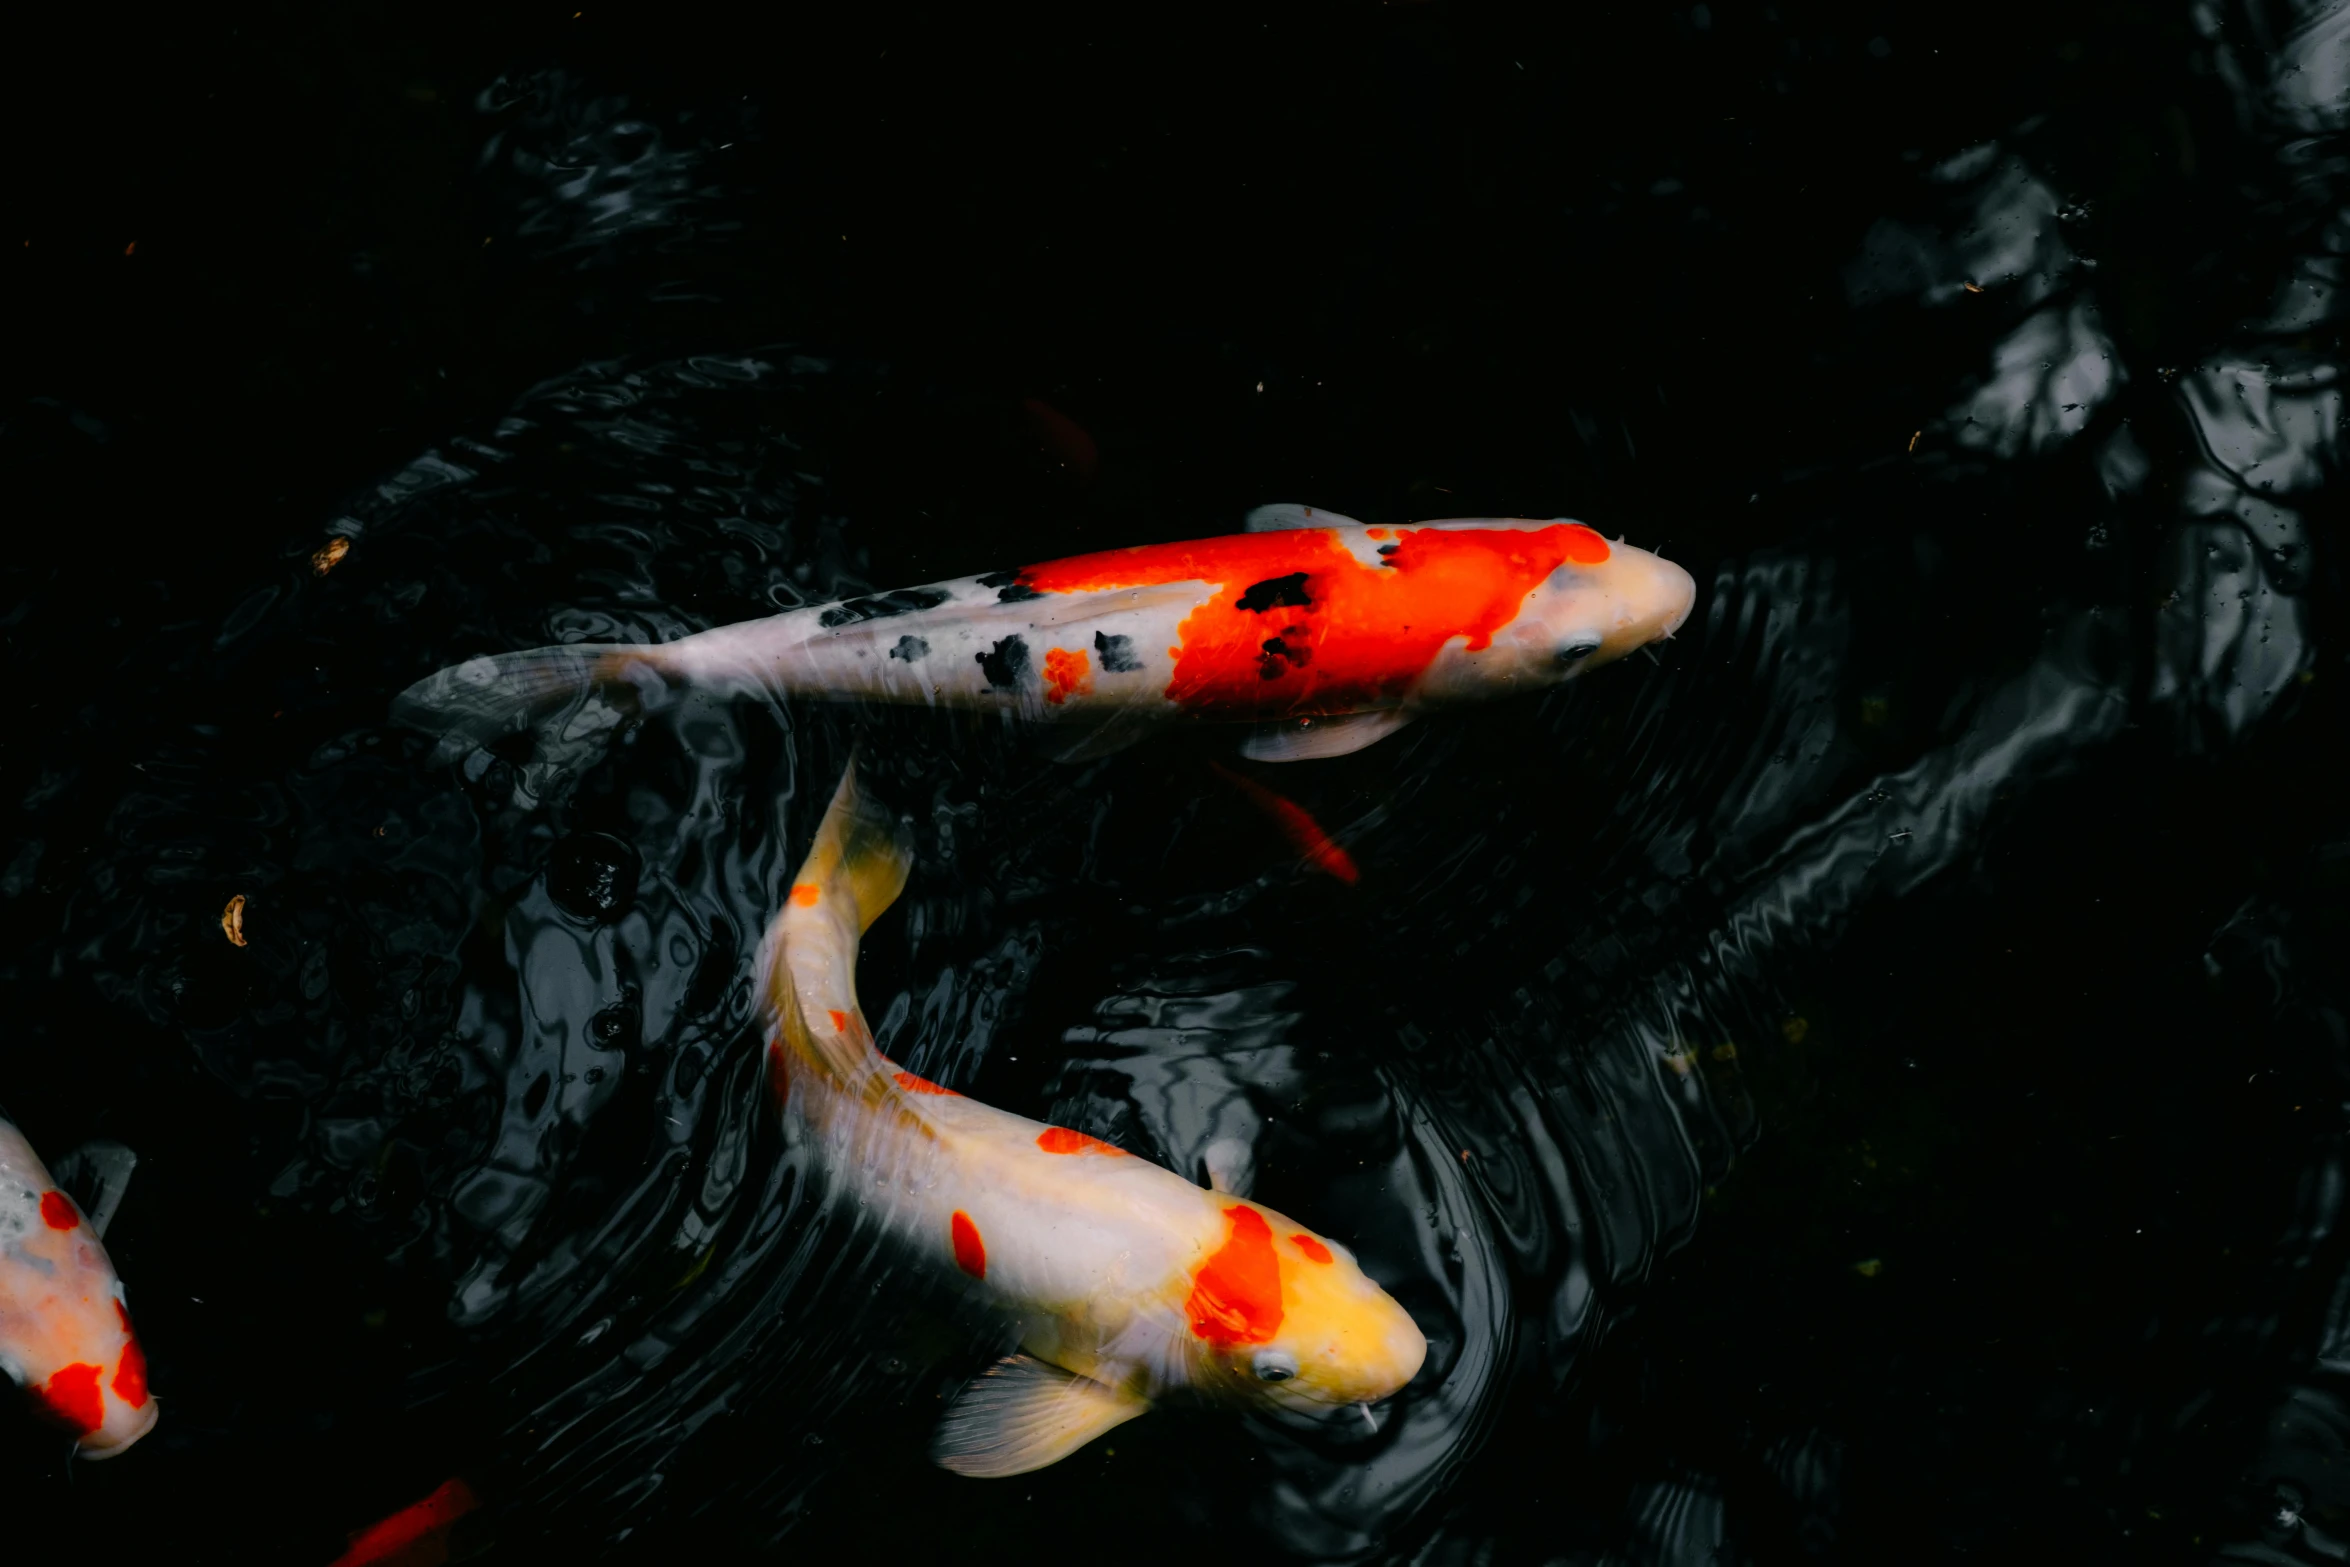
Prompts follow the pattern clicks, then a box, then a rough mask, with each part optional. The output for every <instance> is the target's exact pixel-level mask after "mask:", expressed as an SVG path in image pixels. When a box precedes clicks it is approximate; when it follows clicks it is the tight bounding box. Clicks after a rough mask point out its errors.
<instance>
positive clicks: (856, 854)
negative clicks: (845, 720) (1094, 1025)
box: [762, 767, 1428, 1476]
mask: <svg viewBox="0 0 2350 1567" xmlns="http://www.w3.org/2000/svg"><path fill="white" fill-rule="evenodd" d="M908 864H909V861H908V855H907V852H906V849H905V847H904V845H903V840H902V838H901V835H900V834H899V832H898V830H897V828H896V827H895V825H894V824H893V823H892V822H890V821H889V820H888V819H887V818H886V817H885V816H884V815H882V813H881V812H880V811H879V810H878V809H876V808H875V807H874V806H872V805H871V804H869V803H867V802H866V801H864V800H863V799H861V798H860V796H859V794H858V790H857V785H856V773H855V769H854V768H853V767H852V768H851V769H850V771H849V773H848V775H847V776H845V777H844V778H843V779H842V780H841V785H840V789H839V792H838V793H837V794H835V795H834V797H833V801H832V805H831V808H830V809H829V810H828V811H826V813H825V816H824V821H823V824H822V826H821V827H819V828H818V830H817V833H816V841H815V844H814V845H813V847H811V848H810V850H809V851H808V859H807V863H806V864H805V865H803V866H802V867H801V869H800V874H799V879H798V880H797V881H796V882H795V883H794V884H793V886H792V889H791V893H790V896H789V898H788V899H787V900H786V902H785V905H784V909H783V912H782V913H781V914H780V915H778V916H777V918H776V921H775V925H774V927H773V929H772V930H770V932H769V933H768V937H767V942H766V945H765V949H764V951H763V953H762V963H763V965H764V968H765V974H766V1000H767V1005H768V1007H769V1009H770V1012H771V1014H772V1017H773V1021H774V1027H775V1037H774V1041H773V1043H772V1045H771V1046H770V1047H769V1048H770V1054H769V1063H770V1068H771V1072H772V1077H773V1080H774V1083H775V1086H776V1089H777V1091H778V1093H779V1094H780V1095H781V1096H782V1097H783V1098H784V1100H785V1101H786V1102H787V1103H788V1104H789V1105H790V1107H791V1109H792V1110H793V1111H795V1112H796V1113H797V1114H798V1115H799V1116H800V1117H801V1118H802V1119H803V1120H804V1121H805V1122H806V1124H807V1125H808V1126H809V1127H810V1128H812V1129H813V1130H814V1132H815V1134H816V1135H817V1137H818V1139H819V1140H820V1146H821V1147H822V1149H823V1153H824V1157H825V1160H826V1162H827V1164H828V1166H829V1167H830V1168H831V1169H832V1170H833V1171H834V1172H835V1175H836V1178H837V1179H838V1180H839V1181H840V1182H841V1184H842V1185H843V1187H844V1189H846V1190H848V1191H853V1192H854V1194H855V1195H856V1196H857V1197H858V1198H859V1199H860V1200H861V1201H862V1203H863V1204H864V1207H865V1211H866V1212H867V1213H868V1214H870V1215H872V1216H874V1217H875V1218H876V1219H877V1220H878V1222H879V1223H880V1224H881V1225H882V1226H883V1227H884V1229H885V1230H886V1231H888V1232H889V1233H890V1234H892V1235H893V1236H895V1237H896V1238H898V1239H899V1240H900V1241H902V1242H903V1243H904V1244H906V1245H907V1246H908V1247H910V1248H911V1249H912V1251H913V1252H914V1253H915V1254H917V1255H918V1256H921V1257H924V1258H927V1259H931V1260H933V1261H935V1262H936V1263H937V1265H938V1266H939V1267H941V1268H942V1269H944V1268H953V1269H956V1270H959V1271H960V1272H961V1273H962V1274H963V1275H964V1276H965V1277H967V1278H968V1279H969V1280H970V1281H971V1284H972V1287H974V1288H975V1289H977V1290H979V1291H980V1292H982V1294H983V1295H984V1296H985V1297H986V1298H988V1299H989V1300H990V1301H991V1302H992V1303H993V1304H994V1305H996V1306H998V1307H1000V1308H1001V1309H1002V1310H1003V1311H1004V1312H1005V1313H1006V1314H1007V1315H1009V1316H1011V1317H1012V1318H1014V1319H1015V1320H1016V1321H1017V1322H1018V1323H1019V1325H1020V1335H1021V1337H1020V1343H1021V1347H1022V1349H1023V1351H1024V1353H1022V1354H1018V1355H1015V1356H1012V1357H1010V1358H1009V1359H1006V1360H1004V1361H1002V1362H1000V1363H999V1364H997V1365H996V1366H995V1367H994V1368H993V1369H991V1370H990V1371H988V1372H987V1373H986V1374H985V1375H983V1376H981V1377H979V1378H978V1379H976V1380H975V1381H973V1382H972V1383H971V1384H970V1385H969V1386H968V1387H967V1388H965V1389H964V1391H963V1393H962V1394H961V1395H960V1396H959V1397H958V1399H957V1400H956V1402H955V1403H954V1405H953V1406H952V1408H951V1409H950V1410H949V1411H948V1413H947V1415H946V1418H945V1420H944V1421H943V1422H942V1423H941V1425H940V1427H939V1431H938V1437H937V1441H936V1444H935V1446H934V1448H933V1454H932V1455H933V1456H934V1457H935V1458H936V1459H937V1460H938V1462H939V1463H941V1464H943V1465H945V1466H946V1467H947V1468H949V1469H952V1470H955V1471H956V1472H958V1473H961V1474H966V1475H982V1476H998V1475H1012V1474H1021V1473H1024V1472H1026V1471H1028V1470H1031V1469H1039V1468H1042V1467H1044V1466H1045V1465H1047V1464H1050V1463H1053V1462H1056V1461H1057V1460H1059V1459H1061V1458H1064V1457H1066V1456H1068V1455H1069V1454H1070V1453H1072V1452H1075V1451H1076V1450H1077V1449H1078V1448H1080V1447H1082V1446H1084V1445H1085V1444H1086V1443H1087V1442H1089V1441H1091V1440H1092V1439H1093V1438H1095V1437H1097V1436H1099V1435H1101V1434H1102V1433H1103V1432H1104V1431H1107V1430H1109V1429H1111V1428H1112V1427H1113V1426H1116V1425H1118V1424H1119V1423H1120V1422H1122V1421H1126V1420H1131V1419H1133V1418H1134V1417H1135V1416H1136V1415H1139V1414H1142V1413H1143V1412H1144V1411H1146V1410H1148V1409H1149V1408H1150V1407H1151V1404H1152V1403H1153V1401H1154V1400H1157V1399H1159V1398H1161V1397H1162V1396H1164V1395H1166V1394H1168V1393H1171V1392H1175V1391H1178V1390H1183V1389H1188V1390H1190V1391H1192V1392H1194V1393H1197V1394H1201V1395H1204V1396H1206V1397H1208V1398H1210V1399H1213V1400H1220V1401H1225V1402H1233V1403H1243V1404H1246V1403H1254V1404H1257V1405H1259V1406H1283V1407H1286V1408H1288V1409H1289V1410H1292V1411H1308V1412H1317V1413H1328V1412H1335V1411H1337V1410H1340V1409H1343V1408H1345V1407H1346V1406H1349V1405H1359V1406H1363V1412H1364V1413H1366V1414H1367V1413H1368V1406H1369V1405H1370V1404H1371V1403H1373V1402H1376V1401H1377V1400H1380V1399H1384V1398H1386V1397H1388V1396H1389V1395H1391V1394H1393V1393H1395V1392H1396V1391H1398V1390H1399V1389H1401V1388H1402V1387H1403V1386H1404V1384H1405V1383H1407V1382H1409V1381H1411V1379H1412V1377H1413V1376H1414V1375H1415V1374H1416V1373H1417V1372H1418V1371H1419V1369H1420V1362H1421V1361H1422V1359H1424V1358H1425V1356H1426V1355H1427V1350H1428V1344H1427V1340H1426V1339H1425V1338H1423V1337H1422V1336H1421V1333H1420V1329H1419V1327H1418V1326H1417V1325H1416V1324H1415V1323H1414V1322H1413V1321H1412V1319H1411V1317H1410V1316H1409V1315H1407V1314H1406V1313H1405V1311H1404V1309H1403V1308H1402V1307H1401V1306H1399V1305H1397V1304H1396V1303H1395V1301H1394V1300H1393V1299H1392V1298H1390V1297H1389V1296H1388V1294H1387V1292H1386V1291H1384V1290H1382V1289H1381V1288H1380V1287H1379V1286H1378V1285H1377V1284H1374V1283H1373V1282H1372V1281H1371V1280H1370V1279H1369V1278H1368V1277H1366V1276H1365V1275H1364V1273H1363V1271H1362V1269H1361V1268H1359V1267H1357V1266H1356V1264H1355V1260H1354V1258H1353V1256H1352V1255H1351V1254H1350V1253H1348V1251H1347V1250H1346V1248H1344V1247H1343V1246H1340V1245H1339V1244H1338V1243H1337V1242H1335V1241H1332V1240H1329V1239H1327V1238H1325V1237H1323V1236H1319V1235H1316V1234H1314V1233H1313V1232H1312V1231H1311V1230H1308V1229H1306V1228H1305V1227H1304V1226H1302V1225H1300V1224H1298V1223H1297V1222H1295V1221H1294V1220H1291V1219H1287V1218H1284V1217H1282V1216H1281V1215H1280V1214H1278V1213H1275V1212H1274V1211H1273V1210H1272V1209H1270V1208H1267V1207H1265V1206H1264V1205H1262V1204H1261V1203H1254V1202H1249V1201H1247V1200H1245V1199H1242V1198H1239V1197H1234V1196H1228V1195H1225V1194H1222V1193H1218V1192H1213V1191H1207V1190H1203V1189H1202V1188H1200V1187H1197V1186H1194V1185H1193V1184H1192V1183H1191V1182H1189V1181H1187V1180H1184V1179H1183V1178H1182V1177H1181V1176H1178V1175H1176V1174H1174V1173H1173V1172H1171V1171H1168V1170H1165V1169H1162V1168H1161V1167H1159V1166H1158V1165H1156V1164H1153V1163H1151V1162H1150V1161H1149V1160H1147V1159H1140V1158H1136V1157H1135V1156H1133V1155H1132V1154H1128V1153H1126V1152H1124V1151H1123V1150H1121V1149H1119V1148H1116V1147H1113V1146H1112V1145H1110V1144H1108V1143H1105V1142H1101V1141H1099V1140H1097V1139H1095V1138H1092V1137H1088V1136H1086V1135H1085V1134H1083V1133H1081V1132H1075V1131H1071V1130H1070V1129H1068V1128H1067V1127H1061V1126H1047V1125H1045V1124H1043V1123H1042V1122H1039V1121H1031V1120H1028V1119H1026V1118H1025V1117H1023V1116H1017V1115H1011V1114H1008V1113H1007V1112H1005V1111H1002V1110H995V1109H990V1108H989V1107H988V1106H986V1105H983V1104H980V1103H978V1102H976V1101H974V1100H971V1099H967V1098H965V1097H963V1096H962V1095H961V1094H957V1093H953V1092H951V1091H949V1090H947V1089H944V1088H940V1087H938V1086H937V1085H936V1084H933V1083H928V1082H925V1081H923V1080H922V1079H921V1078H918V1077H916V1076H914V1075H913V1074H912V1073H910V1072H901V1071H899V1070H898V1069H897V1068H896V1067H895V1066H894V1065H893V1064H892V1063H891V1062H890V1061H889V1060H888V1059H887V1058H886V1057H884V1056H883V1055H882V1054H881V1053H880V1052H879V1051H878V1050H876V1049H875V1048H874V1044H873V1036H872V1033H871V1031H870V1030H869V1029H868V1028H867V1026H866V1023H865V1016H864V1013H863V1012H862V1011H861V1010H860V1009H859V1008H858V1005H857V991H856V963H857V943H858V940H859V938H860V937H861V936H862V935H863V934H864V932H865V930H866V929H867V928H868V927H869V926H871V925H872V923H873V922H874V921H875V920H876V919H878V918H879V917H880V916H881V913H882V911H883V910H885V909H887V908H888V907H889V906H890V904H891V903H893V902H895V901H896V899H897V896H898V894H899V893H900V892H901V891H902V890H903V889H904V887H905V882H906V875H907V870H908Z"/></svg>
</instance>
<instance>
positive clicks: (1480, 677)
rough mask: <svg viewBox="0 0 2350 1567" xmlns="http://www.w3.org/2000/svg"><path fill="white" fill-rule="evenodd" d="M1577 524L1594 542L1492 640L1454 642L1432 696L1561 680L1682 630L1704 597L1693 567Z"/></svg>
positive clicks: (1430, 688)
mask: <svg viewBox="0 0 2350 1567" xmlns="http://www.w3.org/2000/svg"><path fill="white" fill-rule="evenodd" d="M1574 531H1575V532H1576V533H1578V534H1580V535H1582V536H1584V537H1585V538H1588V539H1589V540H1590V541H1591V544H1592V546H1593V547H1592V548H1589V549H1586V550H1583V551H1580V552H1577V553H1574V554H1570V555H1569V556H1568V558H1567V559H1566V560H1565V561H1564V562H1562V563H1561V564H1560V565H1558V566H1557V567H1556V568H1554V569H1553V570H1552V571H1551V572H1550V574H1549V575H1548V576H1546V577H1544V578H1543V579H1542V581H1541V582H1540V583H1539V584H1537V585H1536V586H1535V587H1534V588H1533V590H1532V591H1530V592H1528V593H1527V595H1526V597H1525V600H1524V602H1523V603H1522V604H1521V605H1520V606H1519V608H1518V613H1517V614H1516V616H1515V617H1514V618H1512V619H1511V621H1510V622H1509V624H1507V625H1506V626H1503V627H1501V628H1500V629H1499V630H1497V631H1495V632H1494V633H1493V635H1492V638H1491V640H1490V641H1489V642H1488V643H1486V644H1485V645H1484V646H1482V647H1478V646H1475V645H1474V644H1472V645H1471V646H1469V647H1466V648H1464V647H1459V646H1455V647H1452V648H1449V649H1447V650H1446V651H1445V653H1444V654H1443V655H1442V656H1441V657H1440V658H1439V659H1438V660H1437V662H1436V664H1435V666H1434V667H1432V668H1431V669H1430V670H1429V673H1428V678H1427V680H1426V682H1425V683H1424V684H1423V687H1422V692H1423V694H1424V695H1430V696H1438V697H1441V696H1444V695H1448V694H1449V695H1461V696H1467V695H1472V694H1475V693H1476V692H1477V691H1479V690H1480V689H1482V690H1488V691H1489V690H1491V689H1492V687H1493V685H1494V684H1495V683H1496V682H1499V683H1501V684H1504V685H1511V686H1516V687H1518V688H1520V689H1525V688H1535V687H1541V686H1548V685H1555V684H1557V683H1559V682H1560V681H1563V680H1571V679H1573V678H1574V677H1575V676H1577V675H1579V674H1582V673H1583V672H1584V671H1585V670H1589V669H1596V668H1598V667H1599V666H1600V665H1601V664H1606V663H1610V662H1613V661H1614V660H1616V659H1619V658H1622V657H1623V656H1624V655H1625V654H1627V653H1632V652H1637V651H1638V650H1639V649H1641V648H1643V647H1646V646H1647V645H1648V644H1649V643H1651V642H1654V641H1657V640H1659V639H1660V638H1663V637H1669V636H1671V635H1672V634H1673V633H1674V632H1676V631H1678V630H1680V629H1681V624H1682V622H1683V621H1686V620H1687V619H1688V618H1689V611H1690V608H1691V606H1693V605H1694V604H1695V603H1696V601H1697V583H1696V581H1695V580H1694V579H1693V578H1691V576H1690V575H1689V573H1688V572H1686V571H1684V570H1682V569H1681V568H1680V567H1679V566H1676V565H1674V564H1673V563H1672V562H1671V561H1669V560H1666V559H1665V558H1664V557H1662V556H1661V555H1652V554H1650V553H1649V552H1648V551H1646V550H1643V549H1635V548H1634V547H1633V546H1631V545H1629V544H1621V543H1609V542H1607V541H1605V540H1602V539H1600V538H1599V536H1598V535H1597V534H1594V533H1591V532H1590V531H1589V530H1588V529H1582V528H1577V529H1576V530H1574Z"/></svg>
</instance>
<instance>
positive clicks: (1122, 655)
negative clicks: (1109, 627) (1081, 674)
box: [1093, 631, 1142, 675]
mask: <svg viewBox="0 0 2350 1567" xmlns="http://www.w3.org/2000/svg"><path fill="white" fill-rule="evenodd" d="M1093 650H1094V651H1095V652H1096V653H1099V654H1100V655H1101V656H1102V673H1104V674H1108V675H1130V674H1132V673H1134V671H1136V670H1138V669H1140V668H1141V667H1142V660H1141V659H1139V658H1136V657H1135V656H1134V639H1133V638H1132V637H1114V636H1111V635H1110V634H1109V633H1108V632H1106V631H1097V632H1095V633H1094V634H1093Z"/></svg>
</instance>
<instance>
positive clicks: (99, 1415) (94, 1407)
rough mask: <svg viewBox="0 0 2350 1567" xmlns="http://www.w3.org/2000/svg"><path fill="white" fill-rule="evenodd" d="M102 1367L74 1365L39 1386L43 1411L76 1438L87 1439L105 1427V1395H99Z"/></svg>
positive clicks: (83, 1362) (87, 1363)
mask: <svg viewBox="0 0 2350 1567" xmlns="http://www.w3.org/2000/svg"><path fill="white" fill-rule="evenodd" d="M102 1369H103V1368H102V1367H99V1366H93V1365H91V1364H90V1363H89V1362H87V1361H76V1362H75V1363H74V1364H72V1365H70V1366H67V1367H66V1368H65V1369H64V1370H62V1371H60V1372H58V1373H57V1374H56V1375H55V1376H53V1377H51V1378H50V1379H49V1380H48V1381H46V1382H44V1383H42V1384H41V1388H40V1391H39V1394H38V1396H39V1398H40V1400H41V1403H42V1405H43V1407H45V1408H46V1409H47V1410H48V1411H49V1413H50V1414H51V1415H52V1416H53V1417H55V1419H56V1420H57V1423H58V1424H59V1425H62V1426H64V1427H65V1428H66V1429H67V1430H68V1431H71V1432H72V1433H73V1434H74V1435H76V1436H87V1435H89V1434H90V1433H91V1432H92V1431H95V1430H97V1429H98V1428H99V1427H100V1426H102V1425H104V1424H105V1423H106V1395H105V1394H103V1393H101V1392H99V1391H98V1373H99V1372H100V1371H101V1370H102Z"/></svg>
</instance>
